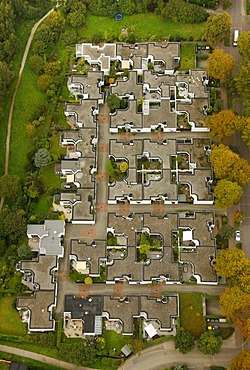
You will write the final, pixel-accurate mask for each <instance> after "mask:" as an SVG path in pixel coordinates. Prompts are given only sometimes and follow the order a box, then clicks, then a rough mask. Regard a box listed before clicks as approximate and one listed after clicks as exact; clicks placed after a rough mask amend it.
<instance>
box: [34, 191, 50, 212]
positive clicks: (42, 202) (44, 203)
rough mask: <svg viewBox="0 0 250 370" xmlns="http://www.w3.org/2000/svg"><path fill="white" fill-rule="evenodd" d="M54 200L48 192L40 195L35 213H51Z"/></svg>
mask: <svg viewBox="0 0 250 370" xmlns="http://www.w3.org/2000/svg"><path fill="white" fill-rule="evenodd" d="M52 200H53V198H52V196H49V195H47V194H42V195H40V196H39V200H38V203H37V206H36V208H35V213H49V212H50V210H51V208H52Z"/></svg>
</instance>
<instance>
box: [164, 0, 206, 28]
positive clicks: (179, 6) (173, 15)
mask: <svg viewBox="0 0 250 370" xmlns="http://www.w3.org/2000/svg"><path fill="white" fill-rule="evenodd" d="M161 17H162V18H163V20H164V21H167V22H174V23H199V22H204V21H206V20H207V18H208V13H207V12H206V11H205V10H204V9H203V8H202V7H200V6H198V5H196V4H190V3H187V2H185V1H183V0H169V2H168V3H167V4H166V5H165V6H164V7H163V8H162V12H161Z"/></svg>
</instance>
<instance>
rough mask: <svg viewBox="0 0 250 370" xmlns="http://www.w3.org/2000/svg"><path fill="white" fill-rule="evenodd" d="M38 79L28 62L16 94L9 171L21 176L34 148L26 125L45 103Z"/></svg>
mask: <svg viewBox="0 0 250 370" xmlns="http://www.w3.org/2000/svg"><path fill="white" fill-rule="evenodd" d="M36 81H37V76H36V75H35V74H34V73H33V71H32V70H31V68H30V66H29V63H28V62H27V63H26V65H25V68H24V71H23V75H22V79H21V83H20V86H19V89H18V92H17V95H16V100H15V106H14V112H13V119H12V129H11V141H10V162H9V172H10V173H12V174H16V175H19V176H20V177H23V176H24V168H25V165H26V164H27V154H28V153H29V151H30V150H31V148H32V139H31V136H30V135H29V134H28V132H27V129H26V126H27V124H28V123H30V121H31V120H32V115H33V113H34V111H35V110H37V109H39V107H40V105H41V104H43V103H44V96H43V94H42V93H41V92H40V91H39V90H38V88H37V85H36Z"/></svg>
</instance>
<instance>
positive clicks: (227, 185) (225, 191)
mask: <svg viewBox="0 0 250 370" xmlns="http://www.w3.org/2000/svg"><path fill="white" fill-rule="evenodd" d="M242 194H243V190H242V187H241V186H240V185H238V184H237V182H232V181H230V180H225V179H222V180H220V181H218V183H217V185H216V186H215V189H214V196H215V204H216V206H218V207H221V208H228V207H231V206H232V205H233V204H238V203H239V200H240V198H241V196H242Z"/></svg>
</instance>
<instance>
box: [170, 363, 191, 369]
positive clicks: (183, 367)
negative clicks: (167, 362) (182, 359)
mask: <svg viewBox="0 0 250 370" xmlns="http://www.w3.org/2000/svg"><path fill="white" fill-rule="evenodd" d="M170 370H188V366H187V365H186V364H175V365H173V366H171V367H170Z"/></svg>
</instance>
